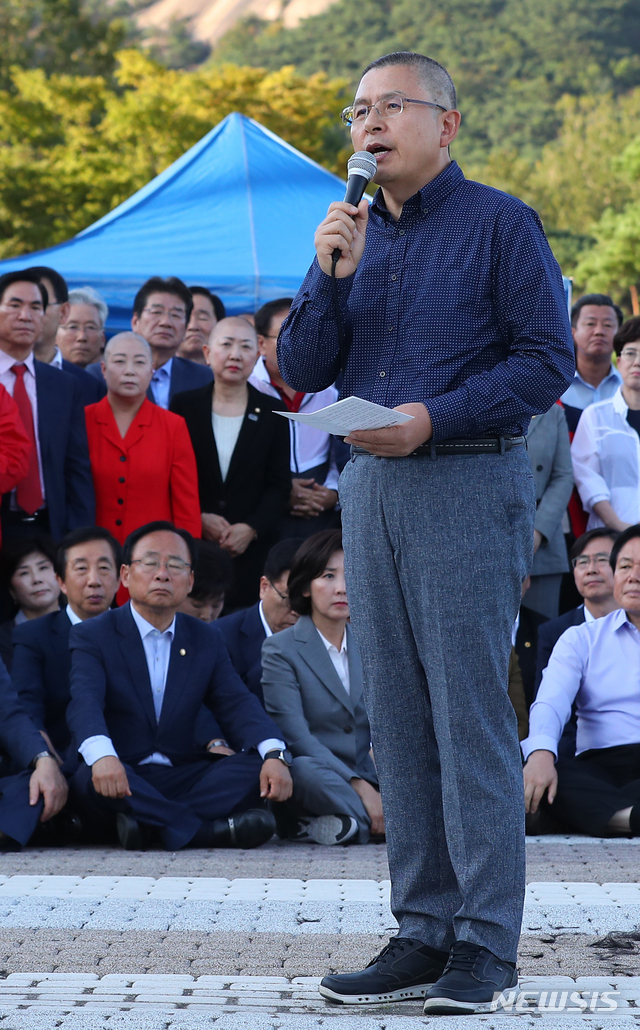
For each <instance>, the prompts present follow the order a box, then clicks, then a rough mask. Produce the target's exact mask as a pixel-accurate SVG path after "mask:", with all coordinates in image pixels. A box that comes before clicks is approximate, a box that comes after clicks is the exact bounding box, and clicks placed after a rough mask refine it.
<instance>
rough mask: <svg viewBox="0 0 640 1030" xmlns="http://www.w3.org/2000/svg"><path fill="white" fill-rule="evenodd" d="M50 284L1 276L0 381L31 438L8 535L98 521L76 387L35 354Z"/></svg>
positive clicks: (21, 275) (28, 276)
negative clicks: (37, 359) (27, 463)
mask: <svg viewBox="0 0 640 1030" xmlns="http://www.w3.org/2000/svg"><path fill="white" fill-rule="evenodd" d="M47 301H48V297H47V291H46V289H45V288H44V287H43V286H42V285H41V283H40V282H39V280H38V277H37V275H36V274H35V273H32V272H31V271H29V270H28V269H27V270H26V271H23V272H10V273H8V274H7V275H4V276H0V385H2V386H4V388H5V390H6V391H7V392H8V393H9V394H11V396H12V397H13V400H14V402H15V404H16V407H17V409H18V412H19V415H20V421H21V422H22V425H23V427H24V430H25V433H26V435H27V437H28V439H29V442H30V444H31V448H30V454H29V465H28V468H27V473H26V476H24V478H23V479H21V480H20V482H18V484H17V486H16V488H15V490H14V491H12V493H11V494H10V495H8V496H6V497H5V498H4V499H3V502H2V529H3V532H4V534H5V535H6V536H24V535H25V534H28V533H33V532H35V531H40V532H42V531H45V532H51V533H52V535H53V536H55V537H60V536H62V535H63V534H64V533H65V532H68V531H69V530H70V529H75V528H77V527H78V526H81V525H92V524H93V521H94V499H93V483H92V480H91V470H90V466H89V458H88V450H87V441H86V430H85V426H84V417H83V409H82V404H81V400H80V394H79V388H78V386H77V384H76V382H75V380H74V378H73V377H71V376H69V375H67V374H66V373H64V372H61V371H59V370H58V369H55V368H51V367H50V366H48V365H44V364H42V362H39V361H36V360H35V359H34V356H33V346H34V343H35V341H36V340H37V339H38V337H39V335H40V333H41V330H42V322H43V318H44V312H45V310H46V306H47Z"/></svg>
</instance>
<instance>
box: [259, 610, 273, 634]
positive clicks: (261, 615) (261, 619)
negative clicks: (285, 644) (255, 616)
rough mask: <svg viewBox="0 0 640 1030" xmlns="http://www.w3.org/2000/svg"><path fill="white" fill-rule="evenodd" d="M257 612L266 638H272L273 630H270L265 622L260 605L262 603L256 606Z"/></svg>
mask: <svg viewBox="0 0 640 1030" xmlns="http://www.w3.org/2000/svg"><path fill="white" fill-rule="evenodd" d="M258 612H259V614H260V621H261V622H262V625H263V627H264V631H265V633H266V634H267V636H268V637H272V636H273V630H272V629H271V626H270V625H269V623H268V622H267V618H266V615H265V614H264V606H263V604H262V601H261V602H260V604H259V605H258Z"/></svg>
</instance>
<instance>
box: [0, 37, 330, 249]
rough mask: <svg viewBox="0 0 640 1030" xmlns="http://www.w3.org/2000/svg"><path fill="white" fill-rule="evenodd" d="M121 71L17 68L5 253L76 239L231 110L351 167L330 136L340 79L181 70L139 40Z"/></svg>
mask: <svg viewBox="0 0 640 1030" xmlns="http://www.w3.org/2000/svg"><path fill="white" fill-rule="evenodd" d="M115 79H116V84H115V87H112V86H111V85H110V84H109V83H108V82H107V80H106V79H105V78H104V77H102V76H92V77H90V76H74V75H51V76H49V77H48V78H47V76H46V75H45V74H44V73H43V72H42V71H37V70H29V71H24V70H20V69H14V71H13V75H12V80H11V89H10V90H5V91H4V92H0V239H1V240H2V243H1V244H0V256H2V257H9V256H12V255H15V254H20V253H24V252H25V251H30V250H35V249H40V248H42V247H46V246H49V245H51V244H54V243H59V242H61V241H62V240H66V239H69V238H70V237H71V236H73V235H74V234H75V233H77V232H79V231H80V230H81V229H84V228H85V227H86V226H87V225H90V224H91V223H92V222H94V221H95V220H96V219H98V218H100V217H101V216H102V215H104V214H106V212H107V211H110V210H111V209H112V208H113V207H115V206H116V205H117V204H119V203H121V202H122V201H123V200H125V199H126V198H127V197H129V196H131V194H132V193H134V192H135V191H136V190H137V189H139V188H140V187H141V186H143V185H144V184H145V183H146V182H148V181H149V180H150V179H151V178H153V176H155V175H158V174H159V173H160V172H161V171H162V170H163V169H164V168H166V167H167V165H169V164H170V163H171V162H172V161H175V160H176V158H178V157H180V155H181V154H183V153H184V152H185V150H187V149H188V148H189V147H190V146H192V145H193V144H194V143H196V142H197V141H198V140H199V139H201V138H202V136H204V135H205V134H206V133H207V132H208V131H209V130H210V129H211V128H212V127H213V126H214V125H216V124H217V123H218V122H219V121H220V120H221V119H222V118H224V117H225V116H226V115H228V114H230V113H231V112H232V111H240V112H241V113H244V114H247V115H249V116H250V117H253V118H255V119H257V120H258V121H259V122H261V123H262V124H263V125H265V126H267V127H268V128H269V129H271V130H272V131H273V132H275V133H277V134H278V135H279V136H281V137H282V138H283V139H286V140H287V141H288V142H289V143H291V144H292V145H293V146H294V147H297V148H298V149H299V150H301V151H303V152H304V153H306V154H308V155H309V156H310V157H312V158H314V159H315V160H318V161H322V162H323V163H324V164H328V165H332V164H333V165H335V164H336V162H337V166H338V167H344V156H343V155H342V156H341V155H340V154H339V147H340V146H342V145H343V143H344V140H343V139H342V137H340V139H339V140H334V141H333V143H331V139H332V137H331V133H332V126H333V125H334V124H335V122H336V120H337V117H338V112H339V111H340V109H341V107H342V106H343V105H344V103H345V98H344V87H345V81H344V80H340V79H337V80H329V79H328V78H327V77H326V76H325V75H323V74H318V75H315V76H312V77H311V78H310V79H305V78H302V77H301V76H299V75H297V74H296V73H295V72H294V70H293V69H292V68H282V69H280V70H279V71H277V72H265V71H264V70H262V69H258V68H237V67H233V66H229V67H225V68H208V69H202V70H197V71H195V72H186V71H176V70H172V69H168V68H166V67H163V66H161V65H159V64H157V63H155V62H153V61H151V60H150V59H149V58H148V57H146V56H144V55H143V54H141V53H140V52H138V51H135V50H128V51H123V52H122V53H121V54H119V67H118V69H117V71H116V75H115ZM331 147H332V148H333V149H331Z"/></svg>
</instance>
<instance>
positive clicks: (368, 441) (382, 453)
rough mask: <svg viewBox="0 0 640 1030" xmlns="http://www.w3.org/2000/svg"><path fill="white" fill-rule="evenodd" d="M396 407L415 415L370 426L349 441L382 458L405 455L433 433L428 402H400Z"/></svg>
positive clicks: (348, 437)
mask: <svg viewBox="0 0 640 1030" xmlns="http://www.w3.org/2000/svg"><path fill="white" fill-rule="evenodd" d="M393 410H394V411H400V412H403V413H404V414H405V415H410V416H411V421H409V422H403V423H402V424H401V425H397V426H389V427H387V428H386V429H369V430H364V431H362V430H360V431H356V432H352V433H350V434H349V436H347V437H346V438H345V441H344V442H345V443H348V444H353V446H354V447H363V448H364V449H365V450H366V451H369V454H375V455H377V456H378V457H381V458H404V457H406V455H408V454H411V453H412V452H413V451H415V449H416V447H419V446H420V444H423V443H426V442H427V440H430V439H431V437H432V436H433V426H432V424H431V416H430V415H429V412H428V411H427V409H426V408H425V406H424V404H400V405H399V406H398V407H397V408H394V409H393Z"/></svg>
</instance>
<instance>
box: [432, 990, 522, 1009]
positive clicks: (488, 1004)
mask: <svg viewBox="0 0 640 1030" xmlns="http://www.w3.org/2000/svg"><path fill="white" fill-rule="evenodd" d="M505 990H507V991H509V992H511V991H513V990H516V992H517V993H516V997H515V998H514V1002H515V1001H517V1000H518V998H519V997H520V991H519V989H518V988H514V987H506V988H505ZM492 1006H493V1000H492V1001H455V1000H454V999H453V998H426V999H425V1003H424V1007H423V1009H422V1011H423V1013H424V1015H425V1016H452V1015H463V1016H469V1015H473V1014H474V1013H476V1012H491V1010H492Z"/></svg>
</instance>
